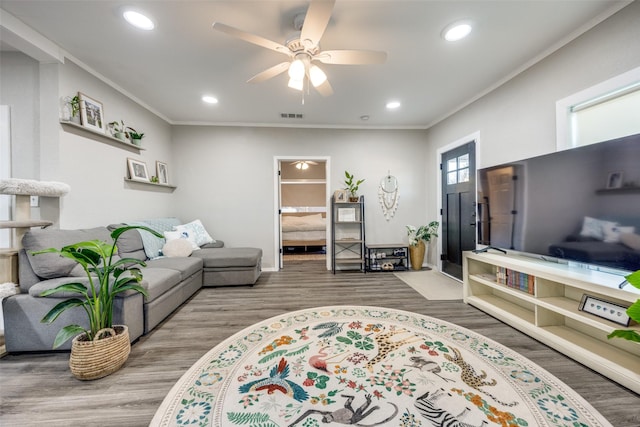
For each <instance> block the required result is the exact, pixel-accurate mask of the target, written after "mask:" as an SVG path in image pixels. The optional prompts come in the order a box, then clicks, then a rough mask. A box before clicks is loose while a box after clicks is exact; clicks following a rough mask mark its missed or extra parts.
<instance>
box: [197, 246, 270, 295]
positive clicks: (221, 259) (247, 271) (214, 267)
mask: <svg viewBox="0 0 640 427" xmlns="http://www.w3.org/2000/svg"><path fill="white" fill-rule="evenodd" d="M191 257H197V258H201V259H202V261H203V264H204V265H203V267H204V268H203V277H202V286H235V285H253V284H254V283H256V281H257V280H258V277H260V272H261V271H262V249H258V248H205V249H200V250H198V251H194V252H193V254H191Z"/></svg>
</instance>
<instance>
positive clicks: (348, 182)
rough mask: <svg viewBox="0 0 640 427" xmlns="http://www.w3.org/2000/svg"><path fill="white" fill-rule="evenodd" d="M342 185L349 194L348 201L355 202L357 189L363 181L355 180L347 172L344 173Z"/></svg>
mask: <svg viewBox="0 0 640 427" xmlns="http://www.w3.org/2000/svg"><path fill="white" fill-rule="evenodd" d="M344 176H345V178H346V179H345V180H344V185H345V186H346V188H345V190H347V191H348V192H349V201H350V202H357V201H358V188H359V187H360V184H362V183H363V182H364V179H359V180H356V179H355V177H354V176H353V174H350V173H349V171H344Z"/></svg>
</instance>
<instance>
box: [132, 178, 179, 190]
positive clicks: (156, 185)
mask: <svg viewBox="0 0 640 427" xmlns="http://www.w3.org/2000/svg"><path fill="white" fill-rule="evenodd" d="M124 180H125V182H131V183H134V184H140V185H143V186H149V187H155V188H162V189H167V190H171V191H173V190H175V189H176V188H178V187H176V186H175V185H169V184H159V183H157V182H147V181H138V180H137V179H131V178H125V179H124Z"/></svg>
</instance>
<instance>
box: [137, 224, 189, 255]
mask: <svg viewBox="0 0 640 427" xmlns="http://www.w3.org/2000/svg"><path fill="white" fill-rule="evenodd" d="M128 224H129V225H141V226H144V227H147V228H150V229H152V230H154V231H156V232H158V233H160V234H162V233H164V232H165V231H172V230H173V227H175V226H176V225H180V220H179V219H178V218H173V217H169V218H155V219H145V220H143V221H134V222H129V223H128ZM136 231H137V232H138V233H140V236H141V237H142V244H143V246H144V252H145V253H146V254H147V258H149V259H155V258H158V257H160V256H162V255H161V253H162V247H163V246H164V244H165V243H166V241H165V239H164V237H162V238H160V237H156V236H154V235H153V234H151V233H149V232H148V231H145V230H136Z"/></svg>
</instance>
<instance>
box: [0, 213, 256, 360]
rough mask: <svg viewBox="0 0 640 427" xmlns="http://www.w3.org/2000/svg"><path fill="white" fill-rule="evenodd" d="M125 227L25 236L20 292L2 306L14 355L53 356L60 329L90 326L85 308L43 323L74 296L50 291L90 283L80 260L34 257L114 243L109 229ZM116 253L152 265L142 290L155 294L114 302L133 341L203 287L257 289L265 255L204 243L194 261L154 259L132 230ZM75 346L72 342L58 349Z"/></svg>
mask: <svg viewBox="0 0 640 427" xmlns="http://www.w3.org/2000/svg"><path fill="white" fill-rule="evenodd" d="M176 222H179V221H177V220H176ZM121 225H122V224H113V225H110V226H108V227H97V228H91V229H82V230H53V229H41V230H38V229H34V230H31V231H29V232H27V233H26V234H25V236H24V238H23V247H24V248H23V249H22V250H21V251H20V253H19V269H18V271H19V285H20V293H19V294H17V295H13V296H11V297H8V298H5V299H4V300H3V303H2V304H3V306H2V307H3V315H4V325H5V345H6V350H7V351H8V352H10V353H11V352H25V351H50V350H51V349H52V346H53V340H54V338H55V336H56V334H57V333H58V331H59V330H60V328H62V327H64V326H66V325H68V324H73V323H77V324H79V325H83V326H84V327H88V323H87V319H86V313H84V310H83V309H82V308H80V307H77V308H75V309H72V310H67V311H66V312H64V313H63V314H62V315H61V316H60V318H58V319H57V320H56V321H55V322H53V323H52V324H44V323H41V322H40V319H42V317H43V316H44V315H45V314H46V313H47V312H48V311H49V310H50V309H51V308H52V307H54V306H55V305H56V304H57V303H59V302H60V301H61V300H63V299H66V298H69V297H70V296H71V295H65V294H60V293H58V294H55V295H51V296H48V297H41V296H40V294H41V293H42V292H43V291H44V290H46V289H51V288H54V287H56V286H59V285H60V284H62V283H71V282H83V281H84V282H87V279H86V278H85V273H84V271H83V270H82V269H81V268H80V266H79V265H77V264H76V263H75V262H74V261H71V260H69V259H66V258H63V257H60V256H59V255H57V254H53V253H51V254H41V255H35V256H34V255H31V254H30V252H31V251H37V250H40V249H46V248H51V247H53V248H61V247H62V246H65V245H69V244H73V243H77V242H80V241H85V240H93V239H100V240H104V241H111V236H110V230H113V229H115V228H117V227H118V226H121ZM158 231H160V230H158ZM118 252H119V255H120V257H123V258H125V257H126V258H137V259H141V260H144V261H145V263H146V264H147V265H146V267H144V268H142V274H143V281H142V286H143V287H144V288H145V289H146V290H147V292H148V294H149V295H148V296H147V297H143V295H141V294H138V293H133V292H131V293H123V294H121V295H120V296H118V297H117V298H116V303H115V310H114V323H115V324H126V325H127V326H128V327H129V334H130V337H131V341H134V340H136V339H137V338H139V337H140V336H142V335H144V334H147V333H148V332H150V331H151V330H152V329H153V328H155V327H156V326H157V325H158V324H159V323H160V322H162V321H163V320H164V319H165V318H166V317H167V316H168V315H170V314H171V313H172V312H173V311H174V310H175V309H176V308H178V307H179V306H180V305H181V304H183V303H184V302H185V301H186V300H187V299H189V298H190V297H191V296H192V295H193V294H194V293H195V292H196V291H198V289H200V288H201V287H203V286H232V285H253V284H254V283H255V282H256V281H257V280H258V277H259V276H260V272H261V261H262V250H261V249H258V248H226V247H224V243H223V242H221V241H216V242H214V243H209V244H205V245H203V246H202V247H201V249H199V250H194V251H193V253H192V254H191V255H190V256H188V257H185V256H179V257H166V256H163V257H158V258H154V259H148V256H147V255H146V253H145V248H144V244H143V239H142V237H141V234H140V232H139V231H138V230H129V231H127V232H125V233H124V234H123V235H122V236H121V237H120V238H119V239H118ZM69 348H71V341H68V342H67V343H65V345H63V346H61V347H59V349H69Z"/></svg>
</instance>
